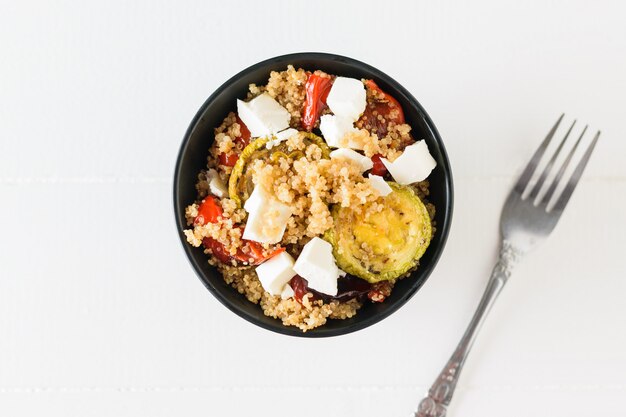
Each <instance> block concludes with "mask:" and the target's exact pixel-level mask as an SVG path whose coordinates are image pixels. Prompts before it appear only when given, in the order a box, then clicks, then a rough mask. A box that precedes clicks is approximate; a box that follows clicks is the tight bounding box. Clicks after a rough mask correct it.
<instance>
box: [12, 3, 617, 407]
mask: <svg viewBox="0 0 626 417" xmlns="http://www.w3.org/2000/svg"><path fill="white" fill-rule="evenodd" d="M624 4H625V3H624V2H619V1H615V2H604V1H598V2H586V1H570V2H563V3H556V2H545V1H530V2H529V1H516V2H510V1H505V2H503V1H488V2H456V3H442V2H422V1H420V2H409V1H407V2H404V3H401V2H397V1H389V0H388V1H384V2H383V1H380V2H378V1H367V2H365V1H361V2H357V1H354V2H347V1H346V2H341V1H317V2H296V1H293V2H287V1H285V2H279V1H258V2H247V3H246V2H242V1H228V2H227V1H222V2H214V3H213V4H211V2H207V1H197V2H170V3H167V2H149V1H137V2H126V1H106V2H105V1H102V2H78V1H76V2H71V1H59V2H30V1H24V2H18V1H14V2H4V4H3V5H2V7H1V8H0V9H1V11H0V56H1V63H0V192H1V195H2V198H1V200H0V201H1V205H0V207H1V208H0V214H1V216H0V415H2V416H12V417H17V416H41V415H46V416H64V417H65V416H81V417H82V416H116V417H123V416H153V417H154V416H173V415H178V416H188V417H189V416H226V415H236V416H244V415H258V416H293V415H298V416H316V417H317V416H320V415H324V416H342V417H343V416H359V417H363V416H408V415H410V413H411V412H412V411H413V410H414V408H415V406H416V404H417V402H418V401H419V399H420V398H421V397H422V395H423V394H424V392H425V391H426V389H427V387H428V386H429V385H430V384H431V383H432V381H433V379H434V377H435V376H436V374H437V373H438V372H439V370H440V368H441V366H442V365H443V364H444V362H445V361H446V360H447V358H448V356H449V354H450V353H451V351H452V349H453V347H454V346H455V344H456V342H457V340H458V338H459V337H460V335H461V333H462V331H463V330H464V328H465V325H466V323H467V321H468V320H469V317H470V315H471V314H472V312H473V310H474V307H475V305H476V303H477V301H478V298H479V296H480V294H481V293H482V290H483V286H484V284H485V282H486V279H487V277H488V275H489V272H490V269H491V266H492V264H493V262H494V258H495V254H496V249H497V240H498V219H499V213H500V207H501V205H502V203H503V200H504V198H505V196H506V194H507V192H508V190H509V187H510V186H511V184H512V182H513V180H514V178H515V176H516V175H517V174H518V173H519V172H520V170H521V167H522V166H523V164H524V163H525V162H526V160H527V159H528V158H529V157H530V155H531V153H532V151H533V150H534V148H535V147H536V146H537V145H538V143H539V142H540V141H541V140H542V138H543V136H544V135H545V133H546V132H547V130H548V129H549V128H550V126H551V125H552V123H553V122H554V121H555V120H556V118H557V117H558V115H559V114H560V113H561V112H566V113H567V114H568V116H571V117H578V118H579V120H580V121H581V122H583V123H590V124H591V126H592V128H593V129H594V130H595V129H602V131H603V136H602V138H601V141H600V143H599V145H598V148H597V151H596V152H595V154H594V155H593V158H592V160H591V162H590V164H589V167H588V170H587V172H586V173H585V177H584V179H583V181H582V183H581V184H580V186H579V188H578V189H577V191H576V193H575V195H574V197H573V199H572V201H571V203H570V207H569V208H568V209H567V211H566V212H565V214H564V216H563V218H562V220H561V222H560V224H559V225H558V227H557V229H556V230H555V232H554V234H553V236H552V237H551V238H550V239H549V241H548V242H547V243H546V244H545V245H544V246H543V247H541V249H540V250H539V251H537V252H535V253H533V254H531V255H530V256H529V257H528V258H527V259H526V260H525V262H523V263H522V264H521V265H520V267H519V269H518V270H517V271H516V273H515V275H514V276H513V278H512V280H511V281H510V282H509V284H508V286H507V288H505V290H504V292H503V294H502V295H501V298H500V300H499V301H498V303H497V305H496V306H495V308H494V310H493V312H492V315H491V316H490V317H489V319H488V321H487V323H486V324H485V326H484V329H483V331H482V333H481V334H480V337H479V339H478V341H477V343H476V345H475V349H474V351H473V352H472V354H471V356H470V359H469V361H468V363H467V366H466V368H465V370H464V374H463V377H462V380H461V382H460V385H459V387H458V392H457V394H456V396H455V398H454V402H453V405H452V407H451V409H450V415H451V416H481V417H482V416H503V415H506V416H529V415H532V416H551V417H558V416H568V417H573V416H581V417H582V416H585V417H586V416H590V415H596V416H599V415H602V416H623V415H625V414H626V405H624V398H625V397H626V359H625V354H626V332H625V329H626V302H625V301H624V297H625V294H626V268H625V266H624V250H625V249H626V238H625V232H626V215H624V210H625V205H626V197H625V196H626V168H625V167H626V164H624V157H625V156H626V127H625V125H626V123H625V121H624V111H625V108H626V106H625V105H626V81H625V80H626V24H625V20H624V16H625V14H626V6H625V5H624ZM298 51H323V52H334V53H339V54H343V55H348V56H351V57H354V58H356V59H359V60H363V61H365V62H368V63H370V64H372V65H374V66H376V67H378V68H380V69H381V70H383V71H385V72H387V73H388V74H390V75H391V76H393V77H394V78H396V79H397V80H398V81H399V82H401V83H402V84H404V85H405V86H406V87H407V88H408V89H409V90H410V91H411V92H412V93H413V94H414V95H415V96H416V97H417V98H418V100H420V102H421V103H422V104H423V105H424V106H425V108H426V109H427V111H428V112H429V113H430V115H431V117H432V119H433V120H434V121H435V123H436V125H437V126H438V128H439V130H440V133H441V135H442V137H443V138H444V141H445V144H446V146H447V149H448V152H449V156H450V160H451V163H452V166H453V170H454V179H455V192H456V204H455V213H454V221H453V225H452V231H451V234H450V238H449V241H448V245H447V247H446V250H445V252H444V254H443V256H442V258H441V260H440V263H439V265H438V267H437V268H436V270H435V272H434V273H433V274H432V276H431V277H430V279H429V280H428V282H427V283H426V285H425V286H424V287H423V288H422V290H421V291H420V292H419V293H418V294H417V295H416V296H415V297H414V298H413V299H411V301H410V302H409V303H408V304H407V305H406V306H405V307H403V308H402V309H401V310H400V311H398V312H397V313H395V314H393V315H392V316H391V317H389V318H388V319H386V320H384V321H383V322H381V323H379V324H377V325H375V326H373V327H371V328H368V329H366V330H364V331H360V332H358V333H355V334H350V335H347V336H342V337H337V338H331V339H325V340H308V339H299V338H291V337H286V336H280V335H277V334H273V333H270V332H268V331H265V330H263V329H260V328H257V327H255V326H253V325H251V324H249V323H247V322H245V321H244V320H242V319H241V318H239V317H237V316H235V315H234V314H232V313H230V312H229V311H228V310H227V309H226V308H224V307H223V306H222V305H220V304H219V303H218V302H217V301H216V300H215V299H214V298H213V297H212V296H211V295H210V294H209V293H208V292H207V291H206V290H205V289H204V287H203V286H202V284H201V283H200V281H199V280H198V279H197V278H196V276H195V275H194V272H193V271H192V269H191V267H190V266H189V265H188V263H187V261H186V259H185V256H184V254H183V252H182V249H181V247H180V243H179V242H178V237H177V235H176V233H177V231H176V230H175V226H174V221H173V210H172V204H171V188H172V173H173V166H174V160H175V157H176V153H177V151H178V146H179V144H180V140H181V138H182V136H183V133H184V132H185V129H186V128H187V125H188V123H189V122H190V120H191V118H192V117H193V115H194V114H195V112H196V110H197V108H198V107H199V106H200V105H201V104H202V102H203V101H204V100H205V99H206V97H207V96H208V95H209V94H210V93H211V92H212V91H213V90H214V89H215V88H217V87H218V86H219V85H220V84H221V83H222V82H224V81H225V80H226V79H227V78H229V77H230V76H231V75H232V74H234V73H236V72H237V71H239V70H241V69H242V68H244V67H246V66H248V65H251V64H253V63H255V62H258V61H260V60H263V59H265V58H268V57H271V56H275V55H279V54H283V53H289V52H298Z"/></svg>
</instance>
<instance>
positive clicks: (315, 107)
mask: <svg viewBox="0 0 626 417" xmlns="http://www.w3.org/2000/svg"><path fill="white" fill-rule="evenodd" d="M324 75H325V74H324ZM324 75H321V74H316V73H312V74H309V76H308V78H307V80H306V86H305V90H306V98H305V101H304V108H303V109H302V126H303V127H304V128H305V129H306V130H307V131H309V132H310V131H311V130H313V128H314V127H315V124H316V123H317V120H318V119H319V117H320V114H322V111H324V109H325V108H326V106H327V104H326V98H327V97H328V93H329V92H330V87H332V85H333V79H332V78H330V77H329V76H324Z"/></svg>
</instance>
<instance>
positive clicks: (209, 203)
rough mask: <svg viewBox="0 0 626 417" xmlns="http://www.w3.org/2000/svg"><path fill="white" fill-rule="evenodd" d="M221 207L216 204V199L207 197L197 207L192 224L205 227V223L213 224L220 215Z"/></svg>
mask: <svg viewBox="0 0 626 417" xmlns="http://www.w3.org/2000/svg"><path fill="white" fill-rule="evenodd" d="M222 213H223V210H222V206H220V203H219V202H218V200H217V198H215V197H213V196H207V197H205V198H204V200H202V201H201V202H200V207H198V215H197V216H196V218H195V219H194V221H193V222H194V224H201V225H205V224H207V223H215V222H216V221H217V219H218V218H219V217H220V216H221V215H222Z"/></svg>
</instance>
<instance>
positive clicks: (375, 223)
mask: <svg viewBox="0 0 626 417" xmlns="http://www.w3.org/2000/svg"><path fill="white" fill-rule="evenodd" d="M388 184H389V186H390V187H391V188H392V189H393V192H391V193H390V194H388V195H387V196H386V197H383V198H381V199H378V200H377V201H376V204H382V205H383V209H382V211H380V212H371V211H368V210H367V206H365V210H363V211H361V212H357V211H356V210H354V209H352V208H350V207H340V206H339V205H336V206H334V207H333V210H332V215H333V221H334V225H333V227H332V228H330V229H329V230H328V231H327V232H326V233H325V235H324V238H325V239H326V240H327V241H328V242H330V243H331V244H332V245H333V255H334V256H335V260H336V261H337V266H338V267H339V268H341V269H342V270H344V271H346V272H347V273H349V274H351V275H354V276H357V277H359V278H362V279H364V280H366V281H368V282H371V283H374V282H380V281H387V280H391V279H394V278H398V277H400V276H402V275H403V274H405V273H407V272H408V271H409V270H410V269H412V268H413V267H415V266H416V265H417V262H418V261H419V259H420V258H421V256H422V255H423V254H424V252H425V251H426V248H427V247H428V245H429V243H430V238H431V234H432V228H431V224H430V217H429V215H428V211H427V210H426V206H424V203H422V201H421V200H420V199H419V197H418V196H417V195H415V192H414V191H413V190H412V189H411V188H409V187H405V186H402V185H399V184H396V183H395V182H388ZM365 213H373V214H365Z"/></svg>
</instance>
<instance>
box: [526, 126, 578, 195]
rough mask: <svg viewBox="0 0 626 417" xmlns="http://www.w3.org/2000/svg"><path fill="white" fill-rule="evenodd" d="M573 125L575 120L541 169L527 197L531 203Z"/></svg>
mask: <svg viewBox="0 0 626 417" xmlns="http://www.w3.org/2000/svg"><path fill="white" fill-rule="evenodd" d="M575 124H576V120H574V122H573V123H572V125H571V126H570V127H569V130H568V131H567V133H566V134H565V136H564V137H563V140H561V143H559V147H558V148H557V149H556V151H555V152H554V154H553V155H552V158H550V160H549V161H548V163H547V164H546V167H545V168H544V169H543V172H542V173H541V175H540V176H539V178H538V179H537V182H536V183H535V186H534V187H533V189H532V191H531V192H530V194H529V196H528V198H530V200H531V201H534V200H535V198H537V195H538V194H539V191H540V190H541V187H543V183H544V181H545V180H546V177H547V176H548V175H549V174H550V171H551V170H552V166H553V165H554V161H556V158H557V157H558V156H559V153H561V149H563V145H565V141H567V138H568V137H569V134H570V133H571V132H572V129H573V128H574V125H575Z"/></svg>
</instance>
